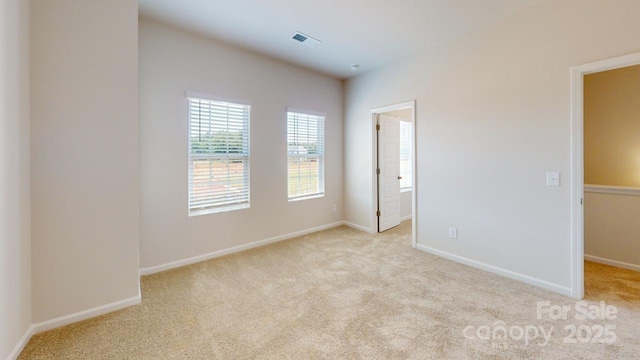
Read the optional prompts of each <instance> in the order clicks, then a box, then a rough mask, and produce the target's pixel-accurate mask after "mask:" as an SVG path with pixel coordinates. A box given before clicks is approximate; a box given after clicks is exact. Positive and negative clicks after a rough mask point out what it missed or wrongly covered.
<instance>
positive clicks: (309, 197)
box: [289, 193, 324, 202]
mask: <svg viewBox="0 0 640 360" xmlns="http://www.w3.org/2000/svg"><path fill="white" fill-rule="evenodd" d="M323 197H324V193H322V194H313V195H308V196H300V197H295V198H289V202H295V201H301V200H309V199H317V198H323Z"/></svg>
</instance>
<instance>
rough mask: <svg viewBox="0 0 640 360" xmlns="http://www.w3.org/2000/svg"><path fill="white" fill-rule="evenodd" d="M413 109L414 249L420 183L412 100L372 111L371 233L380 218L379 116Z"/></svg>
mask: <svg viewBox="0 0 640 360" xmlns="http://www.w3.org/2000/svg"><path fill="white" fill-rule="evenodd" d="M405 109H411V136H412V139H411V167H412V169H411V246H413V247H414V248H415V247H416V246H417V237H418V232H417V229H418V227H417V221H416V220H417V219H418V216H417V215H418V213H417V212H416V198H417V195H416V194H417V193H418V182H417V181H416V179H417V176H416V174H417V172H418V171H417V167H416V164H417V161H416V159H417V156H416V101H415V100H410V101H405V102H403V103H399V104H393V105H387V106H381V107H377V108H375V109H371V129H372V134H371V136H372V139H373V141H372V143H373V150H372V151H371V153H372V157H371V169H370V171H369V174H370V181H371V182H370V183H371V190H372V196H371V199H372V201H371V226H370V230H369V231H370V232H371V233H377V232H378V217H377V216H376V210H378V208H377V204H378V176H377V174H376V167H377V164H378V137H377V136H376V135H377V134H376V124H377V116H376V115H377V114H381V113H385V112H389V111H394V110H405Z"/></svg>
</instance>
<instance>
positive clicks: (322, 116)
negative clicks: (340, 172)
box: [286, 108, 327, 202]
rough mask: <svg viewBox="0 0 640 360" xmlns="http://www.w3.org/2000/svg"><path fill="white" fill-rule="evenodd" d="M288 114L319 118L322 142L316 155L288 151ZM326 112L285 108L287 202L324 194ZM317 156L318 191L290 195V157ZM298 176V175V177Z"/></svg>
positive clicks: (321, 196) (315, 197)
mask: <svg viewBox="0 0 640 360" xmlns="http://www.w3.org/2000/svg"><path fill="white" fill-rule="evenodd" d="M289 114H299V115H304V116H314V117H317V118H320V126H319V127H318V131H319V132H318V135H319V136H320V138H321V143H322V147H321V151H319V154H317V155H316V156H309V155H303V156H300V155H298V156H295V155H292V154H291V153H290V151H289ZM326 118H327V116H326V113H323V112H317V111H312V110H304V109H299V108H287V112H286V141H287V142H286V145H287V146H286V148H287V149H286V150H287V200H288V201H289V202H295V201H302V200H309V199H317V198H323V197H325V195H326V183H325V180H326V142H325V138H326V136H325V134H326V132H325V128H326V121H325V120H326ZM292 157H294V158H303V157H304V158H317V159H318V188H319V191H318V192H316V193H310V194H305V195H297V196H291V193H290V186H291V176H290V171H291V170H290V164H291V158H292ZM298 178H299V177H298Z"/></svg>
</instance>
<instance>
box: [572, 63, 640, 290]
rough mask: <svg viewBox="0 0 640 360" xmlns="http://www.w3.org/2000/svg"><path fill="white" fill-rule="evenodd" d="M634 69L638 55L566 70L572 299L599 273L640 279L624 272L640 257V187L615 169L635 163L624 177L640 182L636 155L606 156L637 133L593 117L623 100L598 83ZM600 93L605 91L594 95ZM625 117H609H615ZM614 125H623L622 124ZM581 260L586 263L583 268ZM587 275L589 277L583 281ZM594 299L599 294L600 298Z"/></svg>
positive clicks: (638, 264) (634, 266)
mask: <svg viewBox="0 0 640 360" xmlns="http://www.w3.org/2000/svg"><path fill="white" fill-rule="evenodd" d="M638 65H640V53H635V54H630V55H626V56H621V57H616V58H612V59H606V60H602V61H597V62H594V63H590V64H585V65H580V66H576V67H573V68H572V69H571V76H572V85H571V89H572V113H571V118H572V124H571V125H572V156H571V163H572V171H571V179H572V180H571V182H572V184H571V186H572V189H571V194H572V196H571V201H572V206H571V209H572V229H571V230H572V259H571V263H572V277H571V278H572V284H571V285H572V286H571V288H572V296H573V297H575V298H579V299H581V298H584V297H585V283H589V284H590V288H593V287H594V286H593V284H597V282H598V281H599V280H598V277H599V274H600V273H604V272H608V273H609V274H608V275H607V276H606V277H609V276H612V274H615V275H614V276H616V277H618V276H619V277H621V279H618V280H624V279H623V278H635V279H640V274H638V273H634V272H631V271H629V270H633V271H639V270H640V259H635V258H633V256H635V255H637V254H639V253H640V252H639V251H638V249H640V243H638V240H637V239H638V238H640V237H639V236H638V234H639V232H636V231H640V227H638V225H636V224H635V223H636V222H637V221H635V220H636V219H635V218H636V216H635V214H636V213H637V212H635V211H633V210H630V209H632V208H633V207H634V206H640V185H633V184H631V183H625V182H624V181H622V180H620V179H621V172H620V170H621V168H620V166H622V167H626V168H627V170H626V171H629V167H630V164H631V163H633V162H635V164H634V165H635V167H633V165H631V167H633V169H631V170H630V171H631V173H628V174H626V175H625V176H626V178H627V179H632V178H634V177H637V180H638V181H639V182H638V184H640V160H639V159H640V152H639V149H637V147H636V148H635V149H632V148H633V147H630V150H629V151H632V152H635V154H625V155H624V156H622V157H626V158H628V159H632V160H630V161H627V164H626V165H624V164H622V165H621V163H620V160H621V156H620V155H614V154H605V153H606V152H608V151H610V150H611V151H619V150H620V148H621V147H622V146H623V145H624V142H625V141H623V138H624V137H626V136H627V134H625V133H626V132H631V133H634V134H637V132H634V131H633V130H629V129H627V130H620V129H614V128H613V127H612V126H614V124H613V122H612V121H606V120H605V121H602V119H598V118H599V117H602V116H606V117H608V118H609V119H611V115H610V112H611V109H610V108H609V109H604V108H603V106H607V105H611V104H616V103H619V102H620V100H621V98H620V97H624V96H625V94H624V93H606V91H607V89H603V88H601V87H602V84H600V83H601V82H602V80H605V78H609V77H610V76H612V77H611V79H613V78H616V77H617V78H618V80H620V79H623V80H624V76H628V75H624V74H622V73H621V72H620V71H628V70H632V69H631V68H632V67H636V66H638ZM636 69H637V68H636ZM621 75H622V77H621ZM627 82H628V81H627ZM636 82H637V80H636ZM599 87H600V88H599ZM599 91H600V92H601V91H605V92H601V93H599V94H598V92H599ZM614 92H615V91H614ZM629 95H630V96H636V97H637V91H636V92H635V93H629V94H626V96H629ZM594 96H595V97H594ZM636 100H637V99H636ZM634 103H635V104H634V105H635V106H634V107H637V101H635V102H634ZM620 110H622V109H615V111H620ZM628 116H629V115H624V116H622V115H614V117H615V118H621V117H628ZM626 120H627V119H625V121H626ZM587 121H588V122H587ZM632 123H634V122H633V121H631V122H629V124H626V125H624V126H627V125H629V126H637V125H635V124H632ZM635 123H637V121H635ZM603 125H606V127H603ZM615 126H622V124H618V125H615ZM615 131H618V133H619V135H615V134H614V133H615ZM616 136H617V137H618V138H617V139H616ZM607 141H614V143H613V144H609V145H607V144H605V142H607ZM631 142H635V144H637V140H631ZM599 148H600V150H598V149H599ZM612 166H614V167H612ZM615 167H618V168H615ZM585 170H586V171H585ZM625 176H622V178H624V177H625ZM620 181H622V182H620ZM612 184H614V185H612ZM629 185H631V186H629ZM634 229H636V230H634ZM630 232H631V233H630ZM585 260H586V261H588V262H587V264H586V265H585ZM611 266H614V267H611ZM587 276H589V279H588V281H585V278H586V277H587ZM606 277H605V278H606ZM605 278H603V279H601V280H603V281H601V283H602V284H606V283H607V282H608V283H612V282H611V281H607V280H606V279H605ZM634 282H635V283H637V280H635V281H634V280H633V279H631V281H630V282H629V283H630V284H633V283H634ZM589 290H590V289H589ZM618 290H619V289H618ZM629 290H631V291H633V292H638V291H640V289H638V288H637V287H635V286H631V287H630V288H629ZM616 291H617V290H616ZM589 292H590V293H589V296H593V295H594V294H595V293H592V292H591V290H590V291H589ZM612 292H613V291H612ZM596 295H597V296H600V294H596ZM602 295H603V296H604V297H607V298H606V299H605V300H610V297H609V294H602ZM639 298H640V297H639Z"/></svg>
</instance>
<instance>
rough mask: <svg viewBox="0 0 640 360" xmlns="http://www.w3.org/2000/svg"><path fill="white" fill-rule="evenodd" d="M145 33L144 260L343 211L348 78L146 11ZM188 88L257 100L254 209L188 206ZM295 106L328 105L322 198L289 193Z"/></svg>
mask: <svg viewBox="0 0 640 360" xmlns="http://www.w3.org/2000/svg"><path fill="white" fill-rule="evenodd" d="M139 42H140V199H141V203H140V211H141V213H140V216H141V229H140V230H141V232H140V238H141V244H140V255H141V267H142V268H151V267H154V266H160V265H164V264H167V263H170V262H173V261H179V260H183V259H188V258H192V257H195V256H200V255H205V254H208V253H212V252H216V251H220V250H225V249H229V248H232V247H235V246H240V245H245V244H248V243H251V242H254V241H259V240H264V239H268V238H272V237H276V236H280V235H283V234H288V233H292V232H296V231H301V230H305V229H309V228H313V227H318V226H322V225H327V224H331V223H335V222H338V221H341V220H342V219H343V213H342V178H343V176H342V174H343V170H342V158H343V151H342V149H343V143H342V140H343V136H342V131H343V121H342V82H341V81H340V80H336V79H334V78H331V77H328V76H325V75H321V74H318V73H315V72H312V71H309V70H304V69H301V68H297V67H295V66H292V65H289V64H285V63H283V62H280V61H276V60H273V59H270V58H268V57H264V56H262V55H258V54H255V53H252V52H248V51H245V50H240V49H238V48H235V47H232V46H229V45H226V44H223V43H220V42H217V41H214V40H210V39H208V38H205V37H202V36H199V35H195V34H192V33H189V32H185V31H181V30H177V29H175V28H172V27H169V26H167V25H163V24H160V23H157V22H154V21H151V20H147V19H140V41H139ZM187 91H197V92H203V93H207V94H211V95H213V96H219V97H223V98H227V99H241V100H244V101H248V102H250V103H251V105H252V107H251V129H250V131H251V208H250V209H245V210H238V211H230V212H223V213H215V214H209V215H202V216H194V217H189V216H187V213H188V211H187V189H188V187H187V169H188V163H187V149H188V145H187V140H188V136H187V110H186V109H187V99H186V96H185V92H187ZM287 107H295V108H300V109H308V110H313V111H318V112H324V113H326V114H327V115H326V119H325V144H326V145H325V146H326V162H325V163H326V179H325V181H326V186H325V190H326V196H325V197H324V198H318V199H312V200H304V201H296V202H288V201H287V177H286V174H287V149H286V110H287ZM332 204H336V206H337V211H336V212H332V209H331V207H332Z"/></svg>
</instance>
